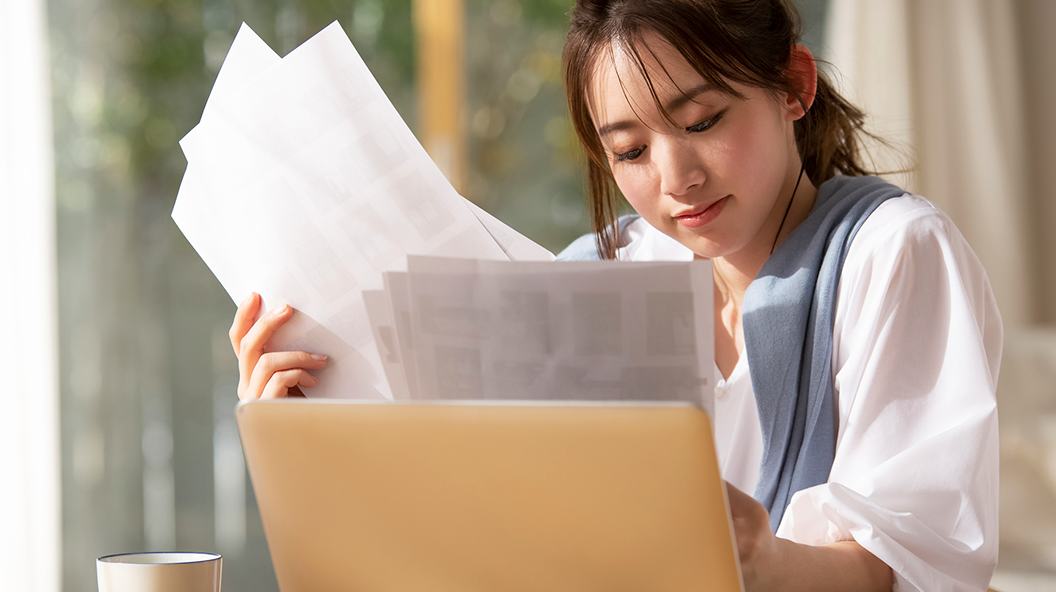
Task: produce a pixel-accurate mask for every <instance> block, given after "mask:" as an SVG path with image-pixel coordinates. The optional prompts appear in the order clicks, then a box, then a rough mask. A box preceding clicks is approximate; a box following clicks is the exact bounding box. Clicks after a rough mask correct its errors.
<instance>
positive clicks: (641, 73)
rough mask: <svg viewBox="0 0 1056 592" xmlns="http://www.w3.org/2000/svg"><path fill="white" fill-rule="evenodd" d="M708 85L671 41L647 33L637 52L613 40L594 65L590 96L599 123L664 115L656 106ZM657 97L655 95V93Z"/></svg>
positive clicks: (590, 102)
mask: <svg viewBox="0 0 1056 592" xmlns="http://www.w3.org/2000/svg"><path fill="white" fill-rule="evenodd" d="M704 84H705V80H704V77H703V76H701V75H700V73H698V72H697V71H696V70H695V69H694V68H693V67H692V66H691V65H690V64H689V62H687V61H686V59H685V58H684V57H682V54H680V53H679V52H678V50H677V49H675V48H674V47H673V46H672V45H671V44H670V43H668V42H667V41H665V40H663V39H662V38H660V37H658V36H656V35H652V36H647V37H646V39H645V42H644V43H640V44H638V46H637V52H634V51H633V50H632V49H631V48H630V47H629V46H628V45H626V44H625V43H622V42H621V41H620V40H618V39H617V40H613V41H612V42H611V43H610V45H609V46H608V47H607V48H606V49H605V50H603V51H602V52H600V54H599V56H598V58H597V60H596V62H595V64H594V68H593V72H592V75H591V78H590V85H589V88H588V89H587V99H588V102H589V104H590V109H591V113H592V115H593V116H594V118H595V121H596V123H597V124H598V125H599V126H601V125H603V124H604V122H605V121H606V120H609V119H613V118H624V117H627V116H628V115H632V116H635V117H639V118H643V119H653V118H655V117H660V118H662V115H661V114H660V113H659V109H658V108H657V105H656V103H657V101H659V102H660V104H667V103H669V102H670V101H671V100H673V99H675V98H678V97H681V96H683V95H684V94H685V93H686V92H687V91H690V90H691V89H697V88H700V87H701V86H702V85H704ZM654 92H655V93H656V96H655V97H654V96H653V93H654Z"/></svg>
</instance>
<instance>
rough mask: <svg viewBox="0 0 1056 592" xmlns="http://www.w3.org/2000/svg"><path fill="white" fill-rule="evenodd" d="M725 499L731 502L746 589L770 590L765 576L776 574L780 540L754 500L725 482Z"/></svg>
mask: <svg viewBox="0 0 1056 592" xmlns="http://www.w3.org/2000/svg"><path fill="white" fill-rule="evenodd" d="M726 496H727V497H728V498H729V500H730V517H731V518H732V519H733V531H734V540H735V541H736V543H737V554H738V555H739V556H740V558H741V574H742V575H743V576H744V588H745V590H766V589H773V588H770V587H769V586H768V585H769V584H770V582H769V581H768V576H773V575H775V568H776V567H777V564H778V557H779V553H780V541H779V539H778V538H777V536H776V535H775V534H774V533H773V531H772V530H770V513H769V512H767V511H766V508H765V507H763V504H761V503H759V502H758V501H756V500H755V498H753V497H752V496H750V495H748V494H747V493H744V492H743V491H741V490H740V489H737V488H736V487H734V486H733V485H730V484H729V483H726Z"/></svg>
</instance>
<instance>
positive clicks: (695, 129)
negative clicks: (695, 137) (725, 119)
mask: <svg viewBox="0 0 1056 592" xmlns="http://www.w3.org/2000/svg"><path fill="white" fill-rule="evenodd" d="M725 114H726V112H725V111H719V112H718V114H716V115H715V116H714V117H712V118H711V119H706V120H704V121H702V122H700V123H698V124H696V125H691V126H689V127H687V128H686V132H687V133H690V134H696V133H700V132H702V131H705V130H707V129H709V128H711V126H713V125H715V124H716V123H718V122H719V120H720V119H722V116H723V115H725Z"/></svg>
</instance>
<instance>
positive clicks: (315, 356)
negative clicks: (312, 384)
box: [312, 354, 326, 362]
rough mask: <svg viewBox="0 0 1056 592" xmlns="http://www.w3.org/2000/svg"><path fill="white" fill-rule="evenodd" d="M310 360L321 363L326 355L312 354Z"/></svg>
mask: <svg viewBox="0 0 1056 592" xmlns="http://www.w3.org/2000/svg"><path fill="white" fill-rule="evenodd" d="M312 359H314V360H319V361H320V362H322V361H323V360H325V359H326V354H312Z"/></svg>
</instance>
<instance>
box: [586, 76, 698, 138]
mask: <svg viewBox="0 0 1056 592" xmlns="http://www.w3.org/2000/svg"><path fill="white" fill-rule="evenodd" d="M709 90H712V86H711V85H710V84H708V83H707V82H705V83H703V84H700V85H697V86H694V87H693V88H691V89H689V90H687V91H685V92H683V93H680V94H679V95H678V96H676V97H675V98H673V99H671V100H670V101H668V103H667V105H664V110H665V111H667V112H668V113H671V112H673V111H677V110H679V109H681V108H682V106H684V105H685V104H686V103H689V102H691V101H693V100H694V99H696V98H697V97H699V96H700V95H702V94H704V93H706V92H708V91H709ZM635 125H636V124H635V123H634V122H633V121H616V122H613V123H609V124H606V125H603V126H601V127H600V128H598V136H605V135H607V134H611V133H612V132H618V131H621V130H625V129H630V128H632V127H634V126H635Z"/></svg>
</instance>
